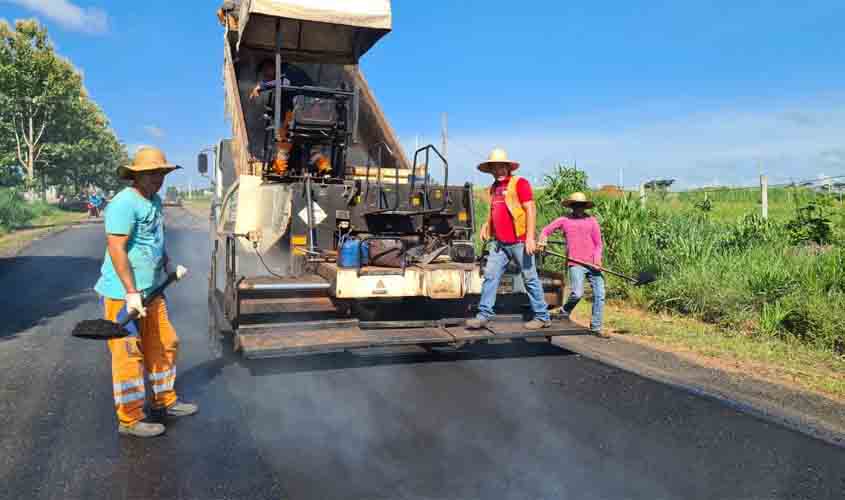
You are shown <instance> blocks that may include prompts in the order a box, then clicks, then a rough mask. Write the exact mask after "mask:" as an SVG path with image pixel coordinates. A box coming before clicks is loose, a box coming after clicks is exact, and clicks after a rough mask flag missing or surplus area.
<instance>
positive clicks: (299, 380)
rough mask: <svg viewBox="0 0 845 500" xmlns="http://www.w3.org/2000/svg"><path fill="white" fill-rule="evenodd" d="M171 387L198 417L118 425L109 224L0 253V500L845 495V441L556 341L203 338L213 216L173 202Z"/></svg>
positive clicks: (649, 498) (170, 231) (651, 498)
mask: <svg viewBox="0 0 845 500" xmlns="http://www.w3.org/2000/svg"><path fill="white" fill-rule="evenodd" d="M168 210H170V211H171V212H172V213H170V214H169V215H168V219H169V223H170V225H169V228H168V233H167V234H168V242H169V245H168V246H169V253H170V254H171V256H172V258H173V260H174V261H175V262H176V263H181V264H184V265H186V266H187V267H189V268H190V270H191V274H190V276H189V278H188V279H187V280H186V281H185V282H182V283H179V284H177V285H175V286H174V287H173V288H172V289H171V291H170V292H169V294H168V302H169V306H170V307H169V310H170V314H171V319H172V320H173V322H174V324H175V325H176V327H177V329H178V332H179V334H180V337H181V340H182V342H181V356H180V360H179V363H178V379H177V383H176V387H177V390H178V391H179V392H180V395H181V396H182V397H183V398H184V399H187V400H190V401H195V402H197V403H199V405H200V413H199V414H198V415H197V416H194V417H190V418H187V419H183V420H179V421H175V422H167V425H168V432H167V434H166V435H164V436H162V437H160V438H155V439H151V440H139V439H135V438H128V437H121V436H118V434H117V432H116V422H115V417H114V412H113V406H112V395H111V378H110V361H109V356H108V352H107V349H106V346H105V345H104V344H102V343H99V342H95V341H84V340H78V339H74V338H71V337H70V335H69V332H70V330H71V329H72V327H73V325H74V324H75V323H76V322H78V321H81V320H83V319H89V318H96V317H98V316H99V315H100V308H99V306H98V302H97V297H96V295H95V294H94V292H93V291H92V286H93V284H94V282H95V281H96V278H97V276H98V272H99V266H100V263H101V259H102V256H103V251H104V246H103V245H104V235H103V228H102V226H101V225H93V226H80V227H77V228H73V229H70V230H68V231H65V232H63V233H61V234H58V235H55V236H52V237H50V238H48V239H45V240H42V241H39V242H36V243H35V244H34V245H32V246H31V247H30V248H29V249H28V250H26V251H25V252H23V253H22V254H21V255H19V256H18V257H13V258H8V259H0V285H2V286H0V499H41V498H44V499H47V498H50V499H52V498H73V499H75V498H109V499H124V498H132V499H165V498H167V499H171V498H174V499H175V498H179V499H224V498H226V499H229V498H231V499H241V498H243V499H253V498H274V499H275V498H292V499H335V498H337V499H341V498H342V499H567V498H571V499H585V500H586V499H647V500H659V499H708V500H709V499H769V498H790V499H792V498H796V499H797V498H807V499H825V498H830V499H842V498H845V448H840V447H836V446H833V445H829V444H826V443H824V442H822V441H819V440H815V439H813V438H811V437H808V436H806V435H804V434H801V433H798V432H795V431H792V430H789V429H786V428H784V427H780V426H778V425H775V424H773V423H769V422H765V421H762V420H758V419H756V418H754V417H752V416H749V415H746V414H743V413H739V412H738V411H736V410H735V409H733V408H731V407H729V406H726V405H722V404H720V403H718V402H716V401H713V400H710V399H704V398H700V397H698V396H695V395H692V394H690V393H687V392H684V391H681V390H678V389H674V388H670V387H668V386H664V385H661V384H658V383H656V382H652V381H650V380H647V379H644V378H641V377H638V376H636V375H633V374H630V373H627V372H624V371H621V370H618V369H615V368H611V367H608V366H606V365H602V364H600V363H597V362H594V361H590V360H589V359H586V358H583V357H581V356H578V355H576V354H573V353H571V352H568V351H564V350H562V349H559V348H557V347H555V346H552V345H549V344H546V343H542V344H540V343H514V344H501V345H490V346H476V347H473V348H469V349H465V350H464V351H462V352H459V353H440V354H421V353H415V352H408V353H401V354H396V353H385V352H369V353H358V354H334V355H324V356H317V357H310V358H307V357H306V358H294V359H275V360H262V361H245V360H242V359H241V358H240V357H239V356H238V355H237V354H233V353H231V352H228V353H227V354H226V355H225V356H224V358H223V359H222V360H215V359H213V358H212V355H211V353H210V351H209V349H208V346H207V342H206V337H207V327H208V318H207V316H208V309H207V305H206V304H207V295H206V294H207V291H206V283H207V281H206V279H207V271H208V248H209V239H208V233H207V231H206V230H205V228H206V227H207V224H206V223H205V222H204V221H201V220H197V219H195V218H193V217H191V216H189V215H187V213H186V212H183V211H181V210H179V209H168Z"/></svg>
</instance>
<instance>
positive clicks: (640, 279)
mask: <svg viewBox="0 0 845 500" xmlns="http://www.w3.org/2000/svg"><path fill="white" fill-rule="evenodd" d="M543 252H545V253H547V254H549V255H554V256H555V257H560V258H561V259H566V260H568V261H570V262H574V263H576V264H580V265H582V266H584V267H591V268H593V269H596V270H598V271H601V272H603V273H608V274H612V275H614V276H619V277H620V278H624V279H626V280H628V281H630V282H632V283H633V284H634V286H642V285H648V284H649V283H654V282H655V281H657V276H655V275H654V274H653V273H649V272H645V271H643V272H641V273H639V274H637V277H636V278H632V277H630V276H627V275H624V274H622V273H617V272H616V271H611V270H610V269H607V268H605V267H601V266H597V265H596V264H590V263H589V262H584V261H581V260H578V259H573V258H572V257H567V256H566V255H563V254H560V253H557V252H553V251H551V250H546V249H544V250H543Z"/></svg>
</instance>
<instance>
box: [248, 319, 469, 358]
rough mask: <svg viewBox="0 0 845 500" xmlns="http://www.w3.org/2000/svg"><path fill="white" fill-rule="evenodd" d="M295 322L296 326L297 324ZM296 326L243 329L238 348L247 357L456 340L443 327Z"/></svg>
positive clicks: (442, 342) (443, 342)
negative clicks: (380, 328) (304, 328)
mask: <svg viewBox="0 0 845 500" xmlns="http://www.w3.org/2000/svg"><path fill="white" fill-rule="evenodd" d="M291 326H292V327H293V328H296V325H291ZM293 328H291V329H279V330H263V331H260V332H258V333H254V332H252V331H250V332H242V333H239V334H238V335H237V340H236V348H238V349H240V350H241V351H242V352H243V355H244V357H246V358H249V359H255V358H272V357H280V356H290V355H299V354H317V353H327V352H338V351H345V350H347V349H361V348H367V347H383V346H399V345H422V344H447V343H451V342H453V341H454V338H453V337H452V336H451V335H449V334H448V333H447V332H445V331H444V330H443V329H440V328H408V329H394V330H361V329H360V328H357V327H352V328H334V329H322V330H313V331H303V330H300V329H296V330H294V329H293Z"/></svg>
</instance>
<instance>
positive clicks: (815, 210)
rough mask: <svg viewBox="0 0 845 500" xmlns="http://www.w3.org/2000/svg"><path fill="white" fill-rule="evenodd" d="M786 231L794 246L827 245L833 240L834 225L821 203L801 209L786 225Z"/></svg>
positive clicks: (811, 204)
mask: <svg viewBox="0 0 845 500" xmlns="http://www.w3.org/2000/svg"><path fill="white" fill-rule="evenodd" d="M786 230H787V231H788V232H789V240H790V241H791V242H792V244H793V245H801V244H805V243H816V244H819V245H826V244H828V243H830V242H831V241H832V239H833V223H832V222H831V220H830V219H829V218H827V216H826V215H825V213H824V208H823V205H822V204H820V203H810V204H808V205H806V206H804V207H801V208H799V209H798V210H797V211H796V213H795V218H794V219H792V220H791V221H789V222H788V223H787V224H786Z"/></svg>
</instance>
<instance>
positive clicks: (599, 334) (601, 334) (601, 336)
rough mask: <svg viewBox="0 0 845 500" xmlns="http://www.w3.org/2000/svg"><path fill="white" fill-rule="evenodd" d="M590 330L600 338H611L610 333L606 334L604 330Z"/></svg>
mask: <svg viewBox="0 0 845 500" xmlns="http://www.w3.org/2000/svg"><path fill="white" fill-rule="evenodd" d="M590 331H591V332H593V335H595V336H596V337H598V338H600V339H609V338H610V335H608V334H606V333H605V332H603V331H602V330H590Z"/></svg>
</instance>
